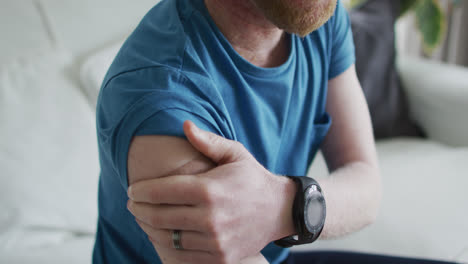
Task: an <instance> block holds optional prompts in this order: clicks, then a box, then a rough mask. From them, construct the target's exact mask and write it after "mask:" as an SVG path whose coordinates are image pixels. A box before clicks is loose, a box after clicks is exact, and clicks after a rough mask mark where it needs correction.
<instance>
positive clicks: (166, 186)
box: [128, 175, 206, 205]
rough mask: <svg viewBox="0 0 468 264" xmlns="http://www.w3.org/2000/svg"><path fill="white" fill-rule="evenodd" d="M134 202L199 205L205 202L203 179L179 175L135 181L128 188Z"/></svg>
mask: <svg viewBox="0 0 468 264" xmlns="http://www.w3.org/2000/svg"><path fill="white" fill-rule="evenodd" d="M128 197H129V198H130V199H131V200H132V201H134V202H140V203H151V204H172V205H197V204H201V203H203V202H205V199H206V195H205V192H204V188H203V186H202V179H200V178H199V177H196V176H192V175H177V176H170V177H163V178H157V179H153V180H147V181H141V182H137V183H134V184H133V185H132V186H130V187H129V188H128Z"/></svg>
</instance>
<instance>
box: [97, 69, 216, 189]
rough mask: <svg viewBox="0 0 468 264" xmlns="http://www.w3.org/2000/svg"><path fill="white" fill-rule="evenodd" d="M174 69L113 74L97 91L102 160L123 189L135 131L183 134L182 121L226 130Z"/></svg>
mask: <svg viewBox="0 0 468 264" xmlns="http://www.w3.org/2000/svg"><path fill="white" fill-rule="evenodd" d="M187 85H188V84H187V83H186V82H185V81H184V79H181V77H180V76H179V74H177V73H173V72H171V71H167V70H165V69H145V70H138V71H136V72H130V73H124V74H122V75H120V76H118V77H115V78H113V79H112V80H111V81H110V82H108V84H106V85H105V86H104V88H103V90H102V91H101V94H100V98H99V100H98V108H97V130H98V142H99V148H100V151H101V153H102V154H101V155H104V157H102V158H104V160H105V161H104V162H103V161H101V165H103V163H104V165H105V166H107V168H101V169H107V170H109V169H112V170H113V171H114V174H116V175H117V176H118V177H119V181H120V183H121V185H122V186H123V188H124V189H127V188H128V175H127V160H128V150H129V147H130V142H131V140H132V138H133V137H134V136H141V135H165V136H177V137H185V135H184V132H183V126H182V125H183V123H184V121H185V120H191V121H193V122H194V123H195V124H196V125H197V126H199V127H200V128H201V129H204V130H206V131H210V132H212V133H215V134H218V135H221V136H225V135H224V134H223V132H222V130H221V129H220V127H219V123H220V122H221V120H219V117H218V116H216V115H213V113H214V112H215V111H214V110H213V109H212V108H211V107H210V104H209V102H206V101H202V100H200V99H199V98H197V96H196V95H195V94H193V93H192V91H193V89H192V87H187Z"/></svg>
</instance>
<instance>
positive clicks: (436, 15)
mask: <svg viewBox="0 0 468 264" xmlns="http://www.w3.org/2000/svg"><path fill="white" fill-rule="evenodd" d="M415 13H416V21H417V25H418V27H419V30H420V32H421V34H422V38H423V44H424V51H425V52H426V54H431V53H432V51H433V50H434V48H436V47H437V46H438V45H439V44H440V43H441V41H442V38H443V36H444V35H445V26H446V23H445V15H444V13H443V11H442V9H441V7H440V5H439V2H438V1H436V0H421V1H420V2H419V3H418V4H417V5H416V6H415Z"/></svg>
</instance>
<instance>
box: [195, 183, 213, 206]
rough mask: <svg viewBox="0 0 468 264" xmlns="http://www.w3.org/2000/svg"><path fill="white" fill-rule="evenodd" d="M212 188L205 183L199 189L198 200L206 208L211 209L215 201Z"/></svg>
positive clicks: (209, 184)
mask: <svg viewBox="0 0 468 264" xmlns="http://www.w3.org/2000/svg"><path fill="white" fill-rule="evenodd" d="M213 188H214V187H213V184H211V183H209V182H208V181H206V182H205V183H204V184H202V185H201V187H200V189H199V197H200V200H201V202H202V203H204V204H205V205H207V206H208V207H212V206H213V204H214V202H215V200H216V199H215V197H214V194H215V192H214V191H213Z"/></svg>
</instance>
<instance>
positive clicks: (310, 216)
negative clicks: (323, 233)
mask: <svg viewBox="0 0 468 264" xmlns="http://www.w3.org/2000/svg"><path fill="white" fill-rule="evenodd" d="M306 194H307V200H306V202H305V207H304V217H305V223H306V226H307V229H308V230H309V232H311V233H315V232H318V231H319V230H320V229H321V228H322V226H323V224H324V222H325V199H324V197H323V195H322V193H321V192H320V191H318V190H317V186H315V185H312V186H310V187H309V188H307V190H306Z"/></svg>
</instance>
